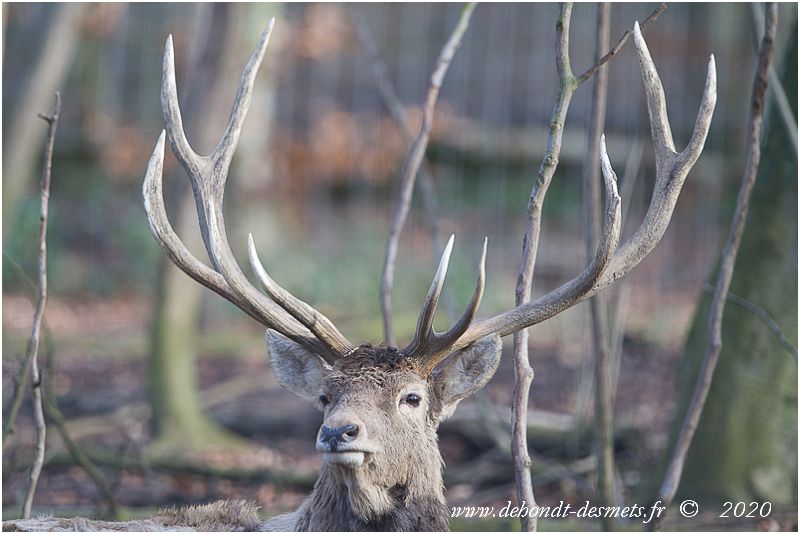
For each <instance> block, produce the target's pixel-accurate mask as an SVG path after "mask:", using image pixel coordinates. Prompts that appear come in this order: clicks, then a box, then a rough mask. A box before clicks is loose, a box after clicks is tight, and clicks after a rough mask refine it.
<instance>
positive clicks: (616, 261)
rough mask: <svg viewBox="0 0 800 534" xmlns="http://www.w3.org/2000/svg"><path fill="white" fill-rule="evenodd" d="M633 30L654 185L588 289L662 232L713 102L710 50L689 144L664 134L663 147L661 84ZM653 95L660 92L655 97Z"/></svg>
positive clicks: (635, 260)
mask: <svg viewBox="0 0 800 534" xmlns="http://www.w3.org/2000/svg"><path fill="white" fill-rule="evenodd" d="M633 30H634V31H633V33H634V47H635V48H636V52H637V54H638V56H639V63H640V65H641V69H642V79H643V80H644V85H645V91H646V94H647V108H648V113H649V115H650V129H651V132H652V135H653V144H654V147H655V153H656V179H655V187H654V188H653V196H652V198H651V200H650V206H649V207H648V208H647V213H646V214H645V217H644V219H643V220H642V224H641V225H640V226H639V228H638V229H637V230H636V232H634V234H633V235H632V236H631V237H630V238H629V239H628V240H627V241H626V242H625V243H623V244H622V245H621V246H620V248H619V250H618V251H617V252H616V253H615V254H614V257H613V258H612V262H611V265H610V266H609V268H608V270H607V272H606V273H604V274H603V276H602V278H601V279H600V281H599V282H598V284H597V288H595V291H594V292H596V291H599V290H600V289H603V288H606V287H608V286H609V285H611V284H613V283H614V282H615V281H617V280H618V279H620V278H622V277H623V276H625V274H627V273H628V272H629V271H630V270H631V269H633V268H634V267H636V266H637V265H638V264H639V263H640V262H641V261H642V260H643V259H644V258H645V257H646V256H647V255H648V254H650V252H651V251H652V250H653V249H654V248H655V247H656V245H658V243H659V242H660V241H661V238H662V237H663V236H664V232H666V231H667V226H669V222H670V220H671V218H672V213H673V212H674V210H675V204H676V203H677V202H678V196H679V195H680V192H681V188H682V187H683V184H684V182H685V181H686V177H687V176H688V175H689V171H691V170H692V167H693V166H694V164H695V162H696V161H697V158H699V157H700V153H701V152H702V151H703V146H704V144H705V140H706V136H707V135H708V130H709V128H710V126H711V118H712V116H713V114H714V107H715V105H716V102H717V73H716V63H715V61H714V56H713V55H711V56H710V57H709V60H708V70H707V74H706V83H705V88H704V89H703V98H702V101H701V104H700V109H699V110H698V112H697V119H696V121H695V127H694V132H693V133H692V137H691V139H690V141H689V144H688V145H687V146H686V148H685V149H684V150H683V151H682V152H680V153H676V152H675V147H674V145H672V138H671V134H670V137H669V144H670V146H668V147H667V148H664V145H663V142H664V139H663V136H662V133H663V132H669V131H670V126H669V119H668V117H667V115H666V105H665V103H664V99H663V97H664V89H663V87H662V85H661V80H660V79H659V77H658V74H657V73H656V67H655V64H654V63H653V60H652V58H651V57H650V51H649V50H648V49H647V43H646V42H645V40H644V37H643V36H642V32H641V31H640V30H639V25H638V24H636V25H634V28H633ZM650 73H655V75H654V76H651V75H650ZM659 95H660V98H658V97H659ZM662 111H663V113H662ZM659 139H661V141H659ZM594 292H593V293H594Z"/></svg>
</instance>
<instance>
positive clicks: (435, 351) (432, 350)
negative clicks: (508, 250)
mask: <svg viewBox="0 0 800 534" xmlns="http://www.w3.org/2000/svg"><path fill="white" fill-rule="evenodd" d="M454 240H455V235H451V236H450V240H449V241H448V242H447V246H446V247H445V248H444V252H442V259H441V260H439V268H438V269H437V270H436V275H435V276H434V277H433V282H432V283H431V287H430V289H429V290H428V295H427V296H426V297H425V302H424V303H423V305H422V311H421V312H420V314H419V319H418V320H417V331H416V333H415V334H414V338H413V339H412V340H411V343H409V344H408V345H407V346H406V347H405V348H404V349H403V350H402V352H403V354H405V355H406V356H408V357H409V358H418V360H419V364H418V365H419V368H420V371H421V372H422V373H423V374H425V375H427V374H428V373H430V372H431V371H432V370H433V368H434V367H436V365H437V364H438V363H439V362H440V361H442V360H443V359H444V358H445V357H446V356H447V355H448V354H449V353H450V350H449V349H450V347H451V346H452V345H453V344H454V343H455V342H456V341H458V338H460V337H461V336H462V335H463V334H464V332H466V331H467V328H469V325H470V324H471V323H472V319H473V318H474V317H475V314H476V313H477V311H478V306H480V305H481V299H482V298H483V289H484V286H485V282H486V247H487V244H488V238H484V239H483V250H482V252H481V259H480V261H479V262H478V283H477V284H476V285H475V292H474V293H473V294H472V299H471V300H470V302H469V304H468V305H467V309H466V310H464V313H463V314H462V315H461V317H460V318H459V319H458V321H456V323H455V324H454V325H453V326H451V327H450V329H449V330H447V331H446V332H443V333H438V332H436V331H434V329H433V319H434V317H435V316H436V306H437V305H438V304H439V296H440V295H441V294H442V288H443V287H444V279H445V277H446V276H447V266H448V264H449V263H450V254H451V253H452V252H453V241H454Z"/></svg>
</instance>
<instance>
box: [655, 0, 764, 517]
mask: <svg viewBox="0 0 800 534" xmlns="http://www.w3.org/2000/svg"><path fill="white" fill-rule="evenodd" d="M766 11H767V17H766V31H765V32H764V38H763V40H762V41H761V48H760V51H759V55H758V66H757V68H756V72H755V78H754V80H753V94H752V101H751V107H750V118H749V121H748V125H747V152H746V156H745V168H744V173H743V176H742V185H741V187H740V189H739V196H738V199H737V201H736V212H735V213H734V216H733V221H732V222H731V228H730V231H729V234H728V239H727V242H726V244H725V249H724V251H723V254H722V260H721V262H720V269H719V277H718V278H717V285H716V288H715V289H714V296H713V298H712V300H711V308H710V310H709V315H708V334H709V343H708V348H707V349H706V353H705V356H704V358H703V363H702V366H701V368H700V374H699V376H698V379H697V385H696V387H695V390H694V395H693V396H692V400H691V402H690V404H689V409H688V410H687V412H686V417H685V418H684V420H683V425H682V427H681V431H680V434H679V435H678V440H677V441H676V443H675V449H674V451H673V454H672V459H671V461H670V465H669V468H668V469H667V473H666V475H665V477H664V482H663V484H662V485H661V489H660V491H659V495H658V498H659V499H660V500H661V501H663V502H662V504H663V506H666V507H669V505H670V503H671V502H672V499H673V498H674V497H675V493H676V492H677V490H678V484H679V483H680V480H681V475H682V473H683V465H684V462H685V461H686V455H687V453H688V452H689V446H690V445H691V443H692V438H693V437H694V433H695V430H696V429H697V424H698V423H699V421H700V416H701V414H702V413H703V407H704V405H705V402H706V398H707V397H708V391H709V389H710V388H711V381H712V379H713V377H714V368H715V367H716V365H717V361H718V360H719V355H720V352H721V351H722V317H723V312H724V311H725V302H726V297H727V295H728V291H729V290H730V285H731V279H732V278H733V269H734V266H735V264H736V255H737V254H738V252H739V245H740V244H741V242H742V234H743V233H744V227H745V224H746V222H747V211H748V208H749V204H750V193H751V192H752V190H753V184H754V183H755V180H756V176H757V173H758V164H759V160H760V159H761V146H760V143H761V126H762V123H763V119H764V107H765V105H764V103H765V96H766V92H767V85H768V79H769V74H768V73H769V66H770V63H771V62H772V56H773V52H774V50H775V29H776V26H777V20H778V6H777V4H776V3H774V2H771V3H768V4H767V7H766ZM660 520H661V518H658V519H657V520H656V521H654V523H655V524H654V525H653V527H652V528H653V529H658V528H659V526H660Z"/></svg>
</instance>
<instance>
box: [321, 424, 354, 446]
mask: <svg viewBox="0 0 800 534" xmlns="http://www.w3.org/2000/svg"><path fill="white" fill-rule="evenodd" d="M356 437H358V426H356V425H354V424H349V425H342V426H340V427H339V428H331V427H329V426H324V425H323V426H322V428H321V429H320V437H319V441H320V442H321V443H327V444H328V445H329V446H330V448H331V452H336V448H337V447H338V446H339V443H346V442H348V441H353V440H354V439H356Z"/></svg>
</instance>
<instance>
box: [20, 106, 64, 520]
mask: <svg viewBox="0 0 800 534" xmlns="http://www.w3.org/2000/svg"><path fill="white" fill-rule="evenodd" d="M55 98H56V103H55V106H54V107H53V110H52V111H51V112H50V114H49V115H42V114H40V115H39V117H41V118H42V119H44V120H45V121H47V124H48V135H47V145H46V146H45V150H44V169H43V170H42V180H41V183H40V190H41V212H40V215H39V297H38V298H37V299H36V310H35V311H34V314H33V330H32V331H31V337H30V338H29V339H28V347H27V349H26V355H25V359H26V360H28V359H30V368H31V387H32V388H33V420H34V424H35V426H36V456H35V458H34V461H33V466H32V467H31V474H30V482H29V485H28V491H27V493H26V494H25V502H24V504H23V506H22V517H23V519H28V518H30V516H31V506H32V505H33V496H34V495H35V494H36V486H37V484H38V483H39V475H40V474H41V472H42V464H44V447H45V439H46V437H47V428H46V426H45V423H44V411H43V409H42V378H41V376H40V374H39V336H40V334H41V330H42V317H43V316H44V308H45V306H46V305H47V213H48V205H49V201H50V177H51V175H52V171H53V146H54V145H55V141H56V129H57V128H58V117H59V114H60V113H61V95H60V94H59V93H58V92H57V93H56V97H55Z"/></svg>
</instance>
